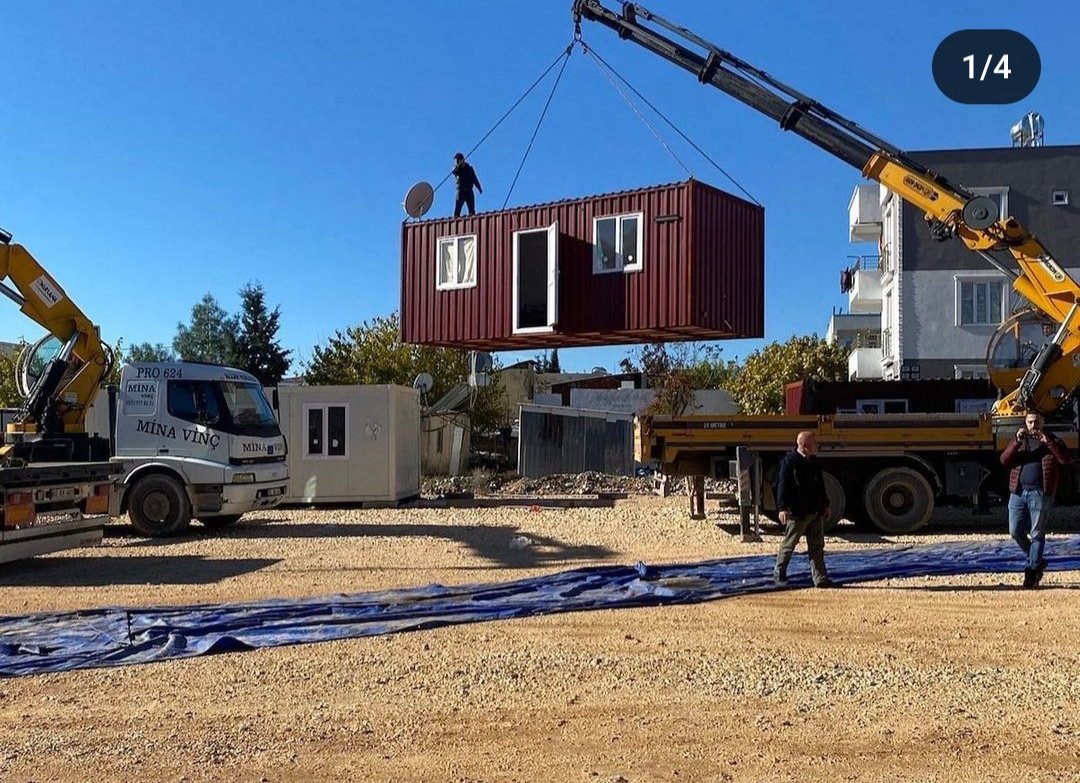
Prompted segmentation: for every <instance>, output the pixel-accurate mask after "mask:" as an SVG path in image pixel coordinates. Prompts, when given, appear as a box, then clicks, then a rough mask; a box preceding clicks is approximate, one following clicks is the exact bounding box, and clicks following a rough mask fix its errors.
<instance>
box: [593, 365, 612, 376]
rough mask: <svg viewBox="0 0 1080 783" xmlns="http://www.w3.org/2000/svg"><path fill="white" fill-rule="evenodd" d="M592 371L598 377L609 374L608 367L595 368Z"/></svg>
mask: <svg viewBox="0 0 1080 783" xmlns="http://www.w3.org/2000/svg"><path fill="white" fill-rule="evenodd" d="M592 371H593V373H594V374H596V375H607V374H608V371H607V367H593V368H592Z"/></svg>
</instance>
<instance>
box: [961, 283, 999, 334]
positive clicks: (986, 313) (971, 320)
mask: <svg viewBox="0 0 1080 783" xmlns="http://www.w3.org/2000/svg"><path fill="white" fill-rule="evenodd" d="M957 288H958V300H959V307H958V315H959V318H958V319H957V320H958V323H959V324H960V325H961V326H966V325H971V324H999V323H1001V313H1002V310H1003V307H1004V302H1005V283H1004V282H1002V281H1001V280H986V281H979V280H959V281H957Z"/></svg>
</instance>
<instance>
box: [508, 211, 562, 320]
mask: <svg viewBox="0 0 1080 783" xmlns="http://www.w3.org/2000/svg"><path fill="white" fill-rule="evenodd" d="M558 239H559V231H558V223H557V222H556V223H554V224H553V225H551V226H549V227H548V228H532V229H525V230H523V231H515V232H514V262H513V263H514V272H513V274H514V278H513V282H514V286H513V288H514V290H513V296H514V298H513V307H514V316H513V329H514V333H515V334H528V333H530V332H552V331H554V326H555V323H556V321H557V316H558V302H557V300H556V297H557V292H558V274H559V270H558V267H559V264H558V259H559V257H558V251H559V249H558Z"/></svg>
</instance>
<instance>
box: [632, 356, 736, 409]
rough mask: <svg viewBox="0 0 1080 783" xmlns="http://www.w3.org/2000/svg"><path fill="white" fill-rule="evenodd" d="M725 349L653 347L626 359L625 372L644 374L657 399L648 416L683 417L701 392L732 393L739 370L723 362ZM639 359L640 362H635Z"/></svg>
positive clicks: (733, 364) (732, 363)
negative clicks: (723, 391) (717, 391)
mask: <svg viewBox="0 0 1080 783" xmlns="http://www.w3.org/2000/svg"><path fill="white" fill-rule="evenodd" d="M722 354H723V348H721V347H719V346H715V345H704V344H702V343H696V342H680V343H676V344H674V345H669V344H667V343H649V344H646V345H644V346H642V347H640V348H638V349H637V350H636V352H635V353H634V354H631V355H629V356H627V358H625V359H623V360H622V361H621V362H620V364H619V366H620V369H622V370H623V372H644V373H645V375H646V377H647V379H648V383H649V386H650V387H652V388H653V389H656V399H655V400H654V401H653V402H652V404H651V405H650V406H649V407H648V408H647V409H646V413H650V414H664V415H671V416H679V415H681V414H683V413H684V412H685V411H686V408H687V407H688V406H689V405H690V403H691V402H693V399H694V392H695V391H697V390H699V389H725V390H727V391H730V390H731V386H732V384H733V382H734V379H735V377H736V376H737V375H738V366H737V364H736V363H735V362H727V361H724V359H723V356H722ZM635 358H636V360H637V361H636V362H635Z"/></svg>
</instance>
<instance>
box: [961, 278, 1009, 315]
mask: <svg viewBox="0 0 1080 783" xmlns="http://www.w3.org/2000/svg"><path fill="white" fill-rule="evenodd" d="M953 280H954V285H955V291H954V294H955V312H954V315H953V325H954V326H998V325H1000V324H1001V323H1002V322H1003V321H1004V320H1005V319H1006V317H1007V316H1008V312H1009V286H1008V283H1007V281H1006V280H1005V278H1004V276H1002V275H956V276H955V277H954V278H953ZM991 283H1001V320H999V321H972V322H971V323H964V322H963V300H964V297H963V293H964V285H966V284H970V285H990V284H991ZM972 296H973V297H974V296H975V294H974V292H973V293H972ZM975 301H977V299H975ZM986 305H987V307H989V306H990V294H989V291H987V297H986ZM974 306H975V305H973V307H974ZM986 315H987V317H989V316H990V313H989V312H987V314H986Z"/></svg>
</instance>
